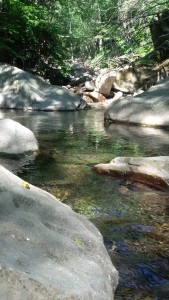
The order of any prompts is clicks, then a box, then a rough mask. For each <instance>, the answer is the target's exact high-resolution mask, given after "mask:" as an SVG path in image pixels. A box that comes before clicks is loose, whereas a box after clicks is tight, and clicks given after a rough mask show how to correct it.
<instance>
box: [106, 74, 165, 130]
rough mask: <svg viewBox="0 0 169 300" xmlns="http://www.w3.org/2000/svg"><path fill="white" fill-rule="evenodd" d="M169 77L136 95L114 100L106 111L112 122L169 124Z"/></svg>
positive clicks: (149, 124) (153, 124) (107, 118)
mask: <svg viewBox="0 0 169 300" xmlns="http://www.w3.org/2000/svg"><path fill="white" fill-rule="evenodd" d="M168 90H169V78H166V79H165V80H163V81H162V82H161V83H159V84H157V85H156V86H152V87H151V88H150V89H149V90H148V91H147V92H144V93H142V94H140V95H138V96H135V97H126V98H123V99H120V100H114V101H112V102H111V103H110V104H109V105H108V106H107V109H106V111H105V119H106V120H108V121H110V122H121V123H127V124H136V125H146V126H168V125H169V93H168Z"/></svg>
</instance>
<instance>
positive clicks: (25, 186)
mask: <svg viewBox="0 0 169 300" xmlns="http://www.w3.org/2000/svg"><path fill="white" fill-rule="evenodd" d="M22 186H23V187H24V188H25V189H30V186H29V183H28V182H26V181H22Z"/></svg>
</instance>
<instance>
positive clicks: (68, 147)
mask: <svg viewBox="0 0 169 300" xmlns="http://www.w3.org/2000/svg"><path fill="white" fill-rule="evenodd" d="M0 115H2V117H5V118H11V119H14V120H16V121H18V122H20V123H21V124H22V125H24V126H26V127H28V128H29V129H31V130H32V131H33V132H34V134H35V136H36V137H37V139H38V142H39V143H40V144H42V145H43V147H44V154H43V155H39V156H36V157H35V156H33V155H30V156H29V155H28V156H27V157H26V159H25V158H24V162H23V161H22V159H23V158H22V157H21V158H18V159H17V161H16V160H15V159H13V158H12V157H11V159H10V160H9V159H7V163H11V164H12V165H14V166H15V168H16V170H17V175H18V176H20V177H21V178H22V179H23V180H25V181H28V182H29V183H31V184H34V185H36V186H39V187H40V188H42V189H45V190H46V191H48V192H50V193H52V194H53V195H54V196H55V197H56V198H59V199H60V201H62V202H63V203H65V204H67V205H69V206H71V207H72V209H73V210H75V211H76V212H78V213H80V214H82V215H84V216H86V217H87V218H88V219H89V220H90V221H91V222H92V223H93V224H95V226H96V227H97V228H98V229H99V230H100V232H101V233H102V235H103V238H104V243H105V246H106V248H107V250H108V252H109V255H110V257H111V259H112V261H113V264H114V265H115V267H116V268H117V270H118V272H119V284H118V287H117V290H116V294H115V299H116V300H119V299H125V300H128V299H135V300H137V299H139V300H140V299H159V300H163V299H169V195H168V194H167V193H165V192H162V191H158V190H153V189H151V188H149V187H146V186H143V185H141V184H135V183H134V182H129V181H124V180H123V179H118V178H112V177H109V176H101V175H98V174H96V173H95V172H94V171H93V166H94V165H95V164H97V163H106V162H109V161H110V160H112V159H113V158H114V157H117V156H142V157H144V156H162V155H169V131H167V130H162V129H153V128H145V127H136V126H126V125H116V124H110V125H106V124H104V108H103V107H97V108H96V107H92V108H91V109H89V110H87V111H76V112H24V113H23V112H20V111H6V112H5V111H1V113H0ZM4 159H5V158H4ZM9 161H10V162H9ZM96 251H97V250H96Z"/></svg>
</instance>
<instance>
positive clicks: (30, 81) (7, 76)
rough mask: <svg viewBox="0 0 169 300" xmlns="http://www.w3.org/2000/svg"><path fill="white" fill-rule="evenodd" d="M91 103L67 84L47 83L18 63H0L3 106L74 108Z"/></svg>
mask: <svg viewBox="0 0 169 300" xmlns="http://www.w3.org/2000/svg"><path fill="white" fill-rule="evenodd" d="M86 107H87V103H86V102H85V101H84V100H83V99H82V98H81V97H80V96H78V95H75V94H74V93H72V92H71V91H69V90H67V89H66V88H62V87H59V86H53V85H50V84H48V83H45V82H44V81H43V80H41V79H40V78H37V77H36V76H34V75H32V74H29V73H27V72H25V71H23V70H20V69H18V68H16V67H13V66H10V65H7V64H3V63H0V108H10V109H23V110H44V111H56V110H64V111H67V110H68V111H69V110H70V111H71V110H77V109H84V108H86Z"/></svg>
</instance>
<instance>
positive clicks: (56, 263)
mask: <svg viewBox="0 0 169 300" xmlns="http://www.w3.org/2000/svg"><path fill="white" fill-rule="evenodd" d="M0 206H1V209H0V217H1V237H0V249H1V251H0V277H1V280H0V299H11V300H23V299H36V300H40V299H41V300H43V299H44V300H46V299H67V300H68V299H78V300H80V299H85V300H91V299H93V300H112V299H114V290H115V288H116V285H117V280H118V275H117V271H116V269H115V268H114V266H113V265H112V262H111V260H110V257H109V256H108V254H107V251H106V249H105V246H104V244H103V238H102V236H101V234H100V233H99V231H98V230H97V229H96V228H95V226H94V225H92V223H90V222H89V221H88V220H87V219H85V218H83V217H82V216H80V215H79V214H77V213H75V212H73V211H72V209H71V208H70V207H68V206H66V205H64V204H62V203H61V202H59V201H58V200H57V199H56V198H55V197H54V196H52V195H51V194H49V193H47V192H45V191H43V190H41V189H39V188H37V187H35V186H33V185H31V184H29V183H25V182H23V181H22V179H20V178H19V177H17V176H15V175H13V174H12V173H10V172H9V171H7V170H6V169H5V168H3V167H2V166H0Z"/></svg>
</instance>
